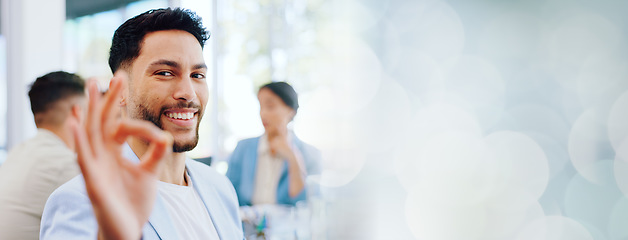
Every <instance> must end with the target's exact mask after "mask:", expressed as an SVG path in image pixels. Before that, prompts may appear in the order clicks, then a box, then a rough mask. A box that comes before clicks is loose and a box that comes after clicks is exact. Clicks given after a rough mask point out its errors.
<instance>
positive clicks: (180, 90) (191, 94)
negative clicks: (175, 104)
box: [173, 77, 196, 102]
mask: <svg viewBox="0 0 628 240" xmlns="http://www.w3.org/2000/svg"><path fill="white" fill-rule="evenodd" d="M173 97H174V99H176V100H182V101H185V102H192V101H194V98H195V97H196V93H195V91H194V84H193V83H192V78H190V77H182V78H181V79H179V81H177V82H176V84H175V86H174V95H173Z"/></svg>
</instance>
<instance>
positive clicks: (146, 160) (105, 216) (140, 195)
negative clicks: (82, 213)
mask: <svg viewBox="0 0 628 240" xmlns="http://www.w3.org/2000/svg"><path fill="white" fill-rule="evenodd" d="M125 80H126V76H125V75H124V74H116V76H114V78H113V79H112V80H111V81H112V83H111V85H110V86H111V87H110V89H109V92H108V93H107V94H106V95H105V96H104V99H101V96H100V92H99V91H98V87H97V86H96V82H94V81H89V82H88V89H89V107H88V115H87V119H86V123H85V126H84V127H83V126H78V125H75V126H73V130H74V135H75V137H76V151H77V154H78V163H79V166H80V167H81V171H82V172H83V178H84V179H85V187H86V189H87V194H88V196H89V198H90V200H91V202H92V206H93V207H94V214H95V217H96V220H97V221H98V225H99V229H98V232H99V233H98V238H99V239H139V238H140V237H141V235H142V227H143V226H144V224H145V223H146V222H147V221H148V217H149V216H150V213H151V211H152V209H153V205H154V203H155V198H156V194H157V193H156V180H157V177H156V173H157V171H158V170H159V169H160V167H161V166H162V165H163V161H162V160H163V158H164V157H165V156H166V155H168V154H169V153H171V151H172V142H173V140H172V136H171V135H169V134H168V133H166V132H164V131H162V130H160V129H159V128H157V127H156V126H155V125H153V124H151V123H149V122H146V121H140V120H135V119H120V118H119V114H118V113H119V111H120V107H119V106H118V101H119V99H120V92H121V89H122V84H123V82H124V81H125ZM131 136H132V137H137V138H141V139H144V140H145V141H146V142H148V143H149V147H148V151H147V152H146V154H144V156H141V157H140V163H139V164H133V163H131V162H130V161H128V160H127V159H126V158H124V157H123V156H122V146H123V144H124V143H125V141H126V139H127V138H128V137H131Z"/></svg>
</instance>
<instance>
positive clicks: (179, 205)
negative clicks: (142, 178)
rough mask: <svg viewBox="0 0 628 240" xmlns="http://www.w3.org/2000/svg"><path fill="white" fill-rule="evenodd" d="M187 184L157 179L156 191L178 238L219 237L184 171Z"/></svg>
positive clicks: (209, 238) (209, 239)
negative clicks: (182, 184)
mask: <svg viewBox="0 0 628 240" xmlns="http://www.w3.org/2000/svg"><path fill="white" fill-rule="evenodd" d="M185 179H186V181H187V183H188V186H181V185H176V184H171V183H166V182H162V181H158V184H157V191H158V194H159V196H160V197H161V198H162V199H163V200H164V205H165V207H166V210H167V211H168V215H170V218H171V220H172V222H173V224H174V227H175V229H177V232H178V234H179V238H178V239H208V240H211V239H220V238H219V237H218V232H216V227H215V226H214V223H213V221H212V219H211V217H210V216H209V213H208V211H207V208H206V207H205V204H204V203H203V201H202V200H201V196H200V195H198V192H197V191H196V190H195V189H194V185H193V184H192V181H191V180H190V177H189V176H188V174H187V170H186V172H185Z"/></svg>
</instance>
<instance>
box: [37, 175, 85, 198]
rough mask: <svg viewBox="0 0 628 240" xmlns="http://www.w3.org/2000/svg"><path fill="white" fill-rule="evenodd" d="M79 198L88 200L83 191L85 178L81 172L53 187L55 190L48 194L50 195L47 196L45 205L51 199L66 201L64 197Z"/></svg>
mask: <svg viewBox="0 0 628 240" xmlns="http://www.w3.org/2000/svg"><path fill="white" fill-rule="evenodd" d="M80 198H83V199H85V200H89V199H88V198H87V192H86V191H85V180H84V179H83V175H81V174H79V175H78V176H76V177H73V178H72V179H70V180H69V181H67V182H66V183H64V184H63V185H61V186H59V187H58V188H57V189H55V191H54V192H52V194H50V197H48V202H47V203H46V205H48V204H49V202H51V201H66V199H72V200H79V199H80Z"/></svg>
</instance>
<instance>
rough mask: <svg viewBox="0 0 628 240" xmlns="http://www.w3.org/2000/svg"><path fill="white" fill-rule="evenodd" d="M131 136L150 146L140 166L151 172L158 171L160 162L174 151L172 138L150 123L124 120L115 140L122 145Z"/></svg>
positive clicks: (141, 157)
mask: <svg viewBox="0 0 628 240" xmlns="http://www.w3.org/2000/svg"><path fill="white" fill-rule="evenodd" d="M129 136H132V137H137V138H140V139H141V140H143V141H145V142H147V143H148V144H149V147H148V149H147V151H146V152H145V153H144V155H143V156H140V161H141V163H140V165H141V166H142V167H144V168H145V169H147V170H149V171H151V172H155V171H157V169H158V166H159V162H160V161H159V160H160V159H162V158H163V156H164V155H165V154H167V153H169V152H171V151H172V137H171V136H170V135H169V134H167V133H166V132H164V131H162V130H161V129H159V128H158V127H157V126H155V125H154V124H152V123H150V122H147V121H142V120H136V119H124V120H122V121H121V122H120V124H119V125H118V127H117V129H116V131H115V135H114V139H115V140H116V142H118V143H120V144H122V143H124V141H126V139H127V138H128V137H129Z"/></svg>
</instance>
